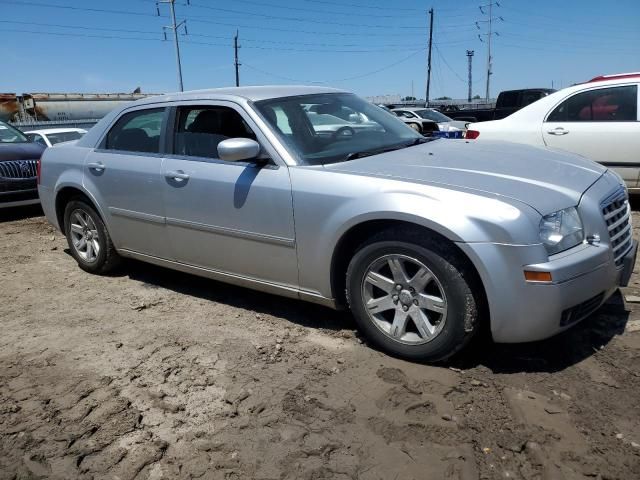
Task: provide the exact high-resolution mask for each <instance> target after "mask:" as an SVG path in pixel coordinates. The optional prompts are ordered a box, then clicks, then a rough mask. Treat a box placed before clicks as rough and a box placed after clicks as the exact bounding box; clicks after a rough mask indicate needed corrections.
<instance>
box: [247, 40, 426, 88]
mask: <svg viewBox="0 0 640 480" xmlns="http://www.w3.org/2000/svg"><path fill="white" fill-rule="evenodd" d="M424 50H425V49H421V50H416V51H415V52H412V53H411V54H410V55H408V56H406V57H404V58H402V59H400V60H398V61H396V62H393V63H391V64H389V65H385V66H384V67H381V68H378V69H376V70H373V71H370V72H367V73H362V74H358V75H354V76H352V77H345V78H337V79H333V80H324V81H313V80H300V79H295V78H291V77H285V76H283V75H279V74H275V73H271V72H267V71H266V70H262V69H260V68H257V67H254V66H252V65H249V64H247V63H246V62H245V63H244V66H245V67H249V68H250V69H252V70H255V71H257V72H260V73H262V74H264V75H269V76H271V77H274V78H279V79H281V80H286V81H288V82H295V83H322V84H326V83H339V82H347V81H350V80H359V79H361V78H365V77H370V76H372V75H375V74H377V73H380V72H382V71H385V70H389V69H390V68H393V67H395V66H397V65H400V64H401V63H404V62H406V61H407V60H410V59H411V58H413V57H415V56H416V55H418V54H419V53H422V52H424Z"/></svg>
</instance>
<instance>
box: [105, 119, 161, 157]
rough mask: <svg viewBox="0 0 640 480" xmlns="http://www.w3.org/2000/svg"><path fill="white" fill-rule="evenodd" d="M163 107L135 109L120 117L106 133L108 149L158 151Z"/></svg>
mask: <svg viewBox="0 0 640 480" xmlns="http://www.w3.org/2000/svg"><path fill="white" fill-rule="evenodd" d="M163 117H164V108H154V109H150V110H137V111H135V112H131V113H127V114H125V115H123V116H122V117H120V119H119V120H118V121H117V122H116V124H115V125H114V126H113V128H111V130H109V133H108V134H107V143H106V148H107V149H108V150H123V151H125V152H145V153H160V132H161V131H162V119H163Z"/></svg>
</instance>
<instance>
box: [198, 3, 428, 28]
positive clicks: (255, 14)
mask: <svg viewBox="0 0 640 480" xmlns="http://www.w3.org/2000/svg"><path fill="white" fill-rule="evenodd" d="M198 6H199V7H200V8H206V9H208V10H214V11H216V12H224V13H233V14H239V15H249V16H252V17H260V18H269V19H271V20H284V21H289V22H302V23H316V24H321V25H326V24H327V20H313V19H307V18H300V17H283V16H280V15H270V14H267V13H258V12H244V11H241V10H233V9H230V8H220V7H211V6H208V5H207V6H205V5H198ZM331 24H332V25H338V26H341V27H361V28H384V29H385V30H388V29H389V28H402V29H407V28H409V29H412V30H413V29H419V30H423V29H424V27H418V26H413V25H401V26H395V25H369V24H366V23H358V24H355V23H343V22H336V21H333V20H331Z"/></svg>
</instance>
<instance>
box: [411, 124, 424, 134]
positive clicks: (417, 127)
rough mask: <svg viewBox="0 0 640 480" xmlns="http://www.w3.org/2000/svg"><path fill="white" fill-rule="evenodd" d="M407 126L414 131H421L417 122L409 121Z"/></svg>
mask: <svg viewBox="0 0 640 480" xmlns="http://www.w3.org/2000/svg"><path fill="white" fill-rule="evenodd" d="M409 126H410V127H411V128H413V129H414V130H415V131H416V132H422V129H421V128H420V125H418V124H417V123H410V124H409Z"/></svg>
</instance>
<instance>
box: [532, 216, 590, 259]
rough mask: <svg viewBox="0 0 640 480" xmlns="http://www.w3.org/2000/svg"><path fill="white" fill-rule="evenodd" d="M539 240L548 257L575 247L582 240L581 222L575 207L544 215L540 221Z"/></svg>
mask: <svg viewBox="0 0 640 480" xmlns="http://www.w3.org/2000/svg"><path fill="white" fill-rule="evenodd" d="M540 240H542V243H543V244H544V246H545V248H546V249H547V252H548V253H549V255H554V254H556V253H559V252H562V251H564V250H567V249H569V248H571V247H575V246H576V245H578V244H579V243H581V242H582V240H584V231H583V229H582V220H580V215H578V210H576V209H575V207H570V208H565V209H564V210H560V211H558V212H554V213H551V214H549V215H545V216H544V217H542V220H540Z"/></svg>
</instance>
